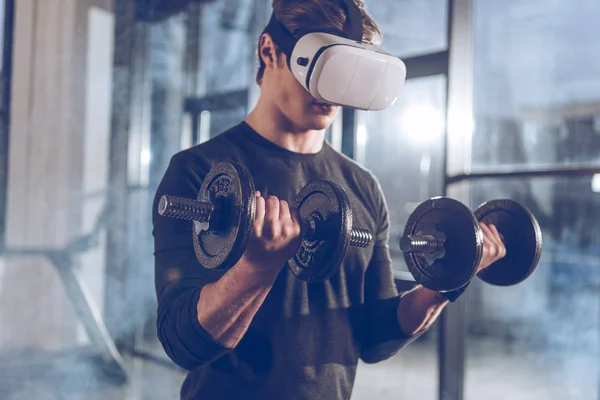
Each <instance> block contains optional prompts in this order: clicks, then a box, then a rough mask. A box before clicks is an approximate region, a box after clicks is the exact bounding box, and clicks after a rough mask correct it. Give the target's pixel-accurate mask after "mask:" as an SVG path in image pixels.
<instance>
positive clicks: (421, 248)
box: [400, 234, 505, 254]
mask: <svg viewBox="0 0 600 400" xmlns="http://www.w3.org/2000/svg"><path fill="white" fill-rule="evenodd" d="M500 239H501V240H502V243H505V241H504V236H502V234H500ZM443 248H444V241H443V240H442V239H440V238H437V237H435V236H433V235H427V234H416V235H408V236H403V237H402V238H401V239H400V250H402V252H403V253H421V254H432V253H435V252H437V251H439V250H442V249H443Z"/></svg>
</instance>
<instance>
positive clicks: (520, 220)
mask: <svg viewBox="0 0 600 400" xmlns="http://www.w3.org/2000/svg"><path fill="white" fill-rule="evenodd" d="M480 221H482V222H485V223H486V224H493V225H495V226H496V228H497V229H498V231H499V233H500V236H501V238H502V240H503V242H504V245H505V247H506V256H505V257H504V258H502V259H501V260H499V261H497V262H495V263H494V264H492V265H490V266H489V267H488V268H486V269H484V270H483V271H481V272H479V273H478V276H479V277H480V278H481V279H483V280H484V281H486V282H488V283H490V284H493V285H501V286H507V285H514V284H517V283H519V282H521V281H523V280H524V279H526V278H527V277H528V276H529V275H531V273H532V272H533V270H534V269H535V267H536V266H537V263H538V261H539V257H540V253H541V249H542V234H541V230H540V227H539V224H538V222H537V220H536V219H535V217H534V216H533V215H532V214H531V213H530V212H529V211H528V210H527V209H526V208H525V207H523V206H521V205H520V204H519V203H516V202H514V201H512V200H494V201H490V202H487V203H484V204H483V205H481V206H480V207H479V208H478V209H477V210H476V212H475V214H473V213H472V212H471V211H470V210H469V209H468V208H467V207H466V206H464V205H463V204H462V203H460V202H458V201H456V200H453V199H450V198H446V197H437V198H433V199H430V200H428V201H425V202H424V203H422V204H420V205H419V206H418V207H417V209H416V210H415V211H414V212H413V213H412V214H411V216H410V217H409V220H408V222H407V224H406V228H405V231H404V236H403V237H402V239H401V240H400V248H401V250H402V252H403V253H404V257H405V260H406V263H407V265H408V268H409V270H410V272H411V273H412V274H413V276H414V277H415V280H416V281H417V282H418V283H421V284H422V285H423V286H425V287H428V288H430V289H432V290H437V291H440V292H445V291H452V290H456V289H459V288H461V287H463V286H465V285H466V284H467V283H468V282H469V281H470V280H471V279H472V277H473V276H474V274H475V272H476V271H477V267H478V266H479V263H480V261H481V257H482V253H483V233H482V231H481V227H480V225H479V222H480Z"/></svg>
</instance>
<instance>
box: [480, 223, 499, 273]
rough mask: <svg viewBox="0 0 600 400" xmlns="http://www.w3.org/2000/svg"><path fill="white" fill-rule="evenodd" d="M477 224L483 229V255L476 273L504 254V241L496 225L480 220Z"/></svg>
mask: <svg viewBox="0 0 600 400" xmlns="http://www.w3.org/2000/svg"><path fill="white" fill-rule="evenodd" d="M479 225H480V226H481V230H482V231H483V255H482V257H481V262H480V263H479V267H477V272H476V273H478V272H479V271H481V270H483V269H485V268H487V267H489V266H490V265H492V264H493V263H495V262H496V261H498V260H500V259H501V258H503V257H504V256H505V255H506V247H504V242H503V241H502V238H501V237H500V233H498V230H497V229H496V227H495V226H494V225H491V224H490V225H487V224H485V223H484V222H480V223H479Z"/></svg>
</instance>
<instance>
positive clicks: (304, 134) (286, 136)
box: [246, 98, 325, 154]
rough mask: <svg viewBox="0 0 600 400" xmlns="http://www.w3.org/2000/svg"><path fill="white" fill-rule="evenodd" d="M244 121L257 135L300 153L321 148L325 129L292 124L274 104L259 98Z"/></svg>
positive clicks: (313, 151)
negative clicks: (312, 128) (313, 128)
mask: <svg viewBox="0 0 600 400" xmlns="http://www.w3.org/2000/svg"><path fill="white" fill-rule="evenodd" d="M246 123H247V124H248V125H250V127H252V129H254V130H255V131H256V132H257V133H258V134H259V135H261V136H262V137H264V138H266V139H267V140H269V141H271V142H273V143H275V144H276V145H278V146H280V147H283V148H284V149H286V150H289V151H293V152H294V153H300V154H315V153H318V152H319V151H320V150H321V149H322V148H323V141H324V139H325V129H322V130H311V129H306V128H303V127H300V126H298V125H297V124H294V123H293V122H292V121H290V120H289V119H288V118H287V117H286V116H285V115H283V114H282V113H281V111H279V109H278V108H277V107H276V106H275V105H274V104H269V102H268V101H267V100H265V99H262V98H261V99H259V100H258V103H257V104H256V107H255V108H254V109H253V110H252V112H250V114H249V115H248V117H247V118H246Z"/></svg>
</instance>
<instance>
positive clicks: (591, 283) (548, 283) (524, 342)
mask: <svg viewBox="0 0 600 400" xmlns="http://www.w3.org/2000/svg"><path fill="white" fill-rule="evenodd" d="M591 180H592V179H591V178H590V177H587V178H577V179H576V178H560V179H558V178H537V179H527V180H524V179H511V180H502V181H499V180H486V181H481V182H475V183H472V186H471V193H472V196H471V206H472V207H476V206H478V205H479V204H481V203H482V202H484V201H487V200H491V199H494V198H502V197H505V198H512V199H515V200H517V201H519V202H521V203H522V204H523V205H524V206H526V207H528V208H529V209H530V210H531V211H532V212H533V213H534V214H535V215H536V217H537V218H538V220H539V222H540V225H541V227H542V230H543V235H544V236H543V241H544V245H543V252H542V257H541V260H540V263H539V264H538V267H537V268H536V270H535V272H534V273H533V274H532V275H531V276H530V277H529V278H528V279H527V280H526V281H524V282H523V283H521V284H519V285H516V286H511V287H495V286H491V285H488V284H485V283H483V282H482V281H480V280H477V279H476V280H474V281H473V283H472V284H471V286H470V289H469V292H470V294H469V302H470V303H469V310H470V311H469V312H470V315H469V320H470V323H469V337H468V345H467V349H468V359H467V376H466V386H465V387H466V396H465V398H466V399H467V400H471V399H482V398H485V399H496V398H497V399H508V398H509V399H511V400H521V399H523V400H525V399H527V400H536V399H544V400H547V399H561V400H562V399H597V398H598V384H599V381H598V376H599V372H600V370H599V367H600V361H599V360H600V357H599V351H600V348H599V346H598V344H599V333H600V330H599V322H600V321H599V313H600V307H599V304H600V290H599V289H600V246H599V245H598V243H600V226H599V225H598V224H597V223H596V222H595V221H594V222H592V221H591V220H590V218H593V216H597V215H600V195H599V194H598V193H595V192H594V191H592V185H591Z"/></svg>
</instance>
